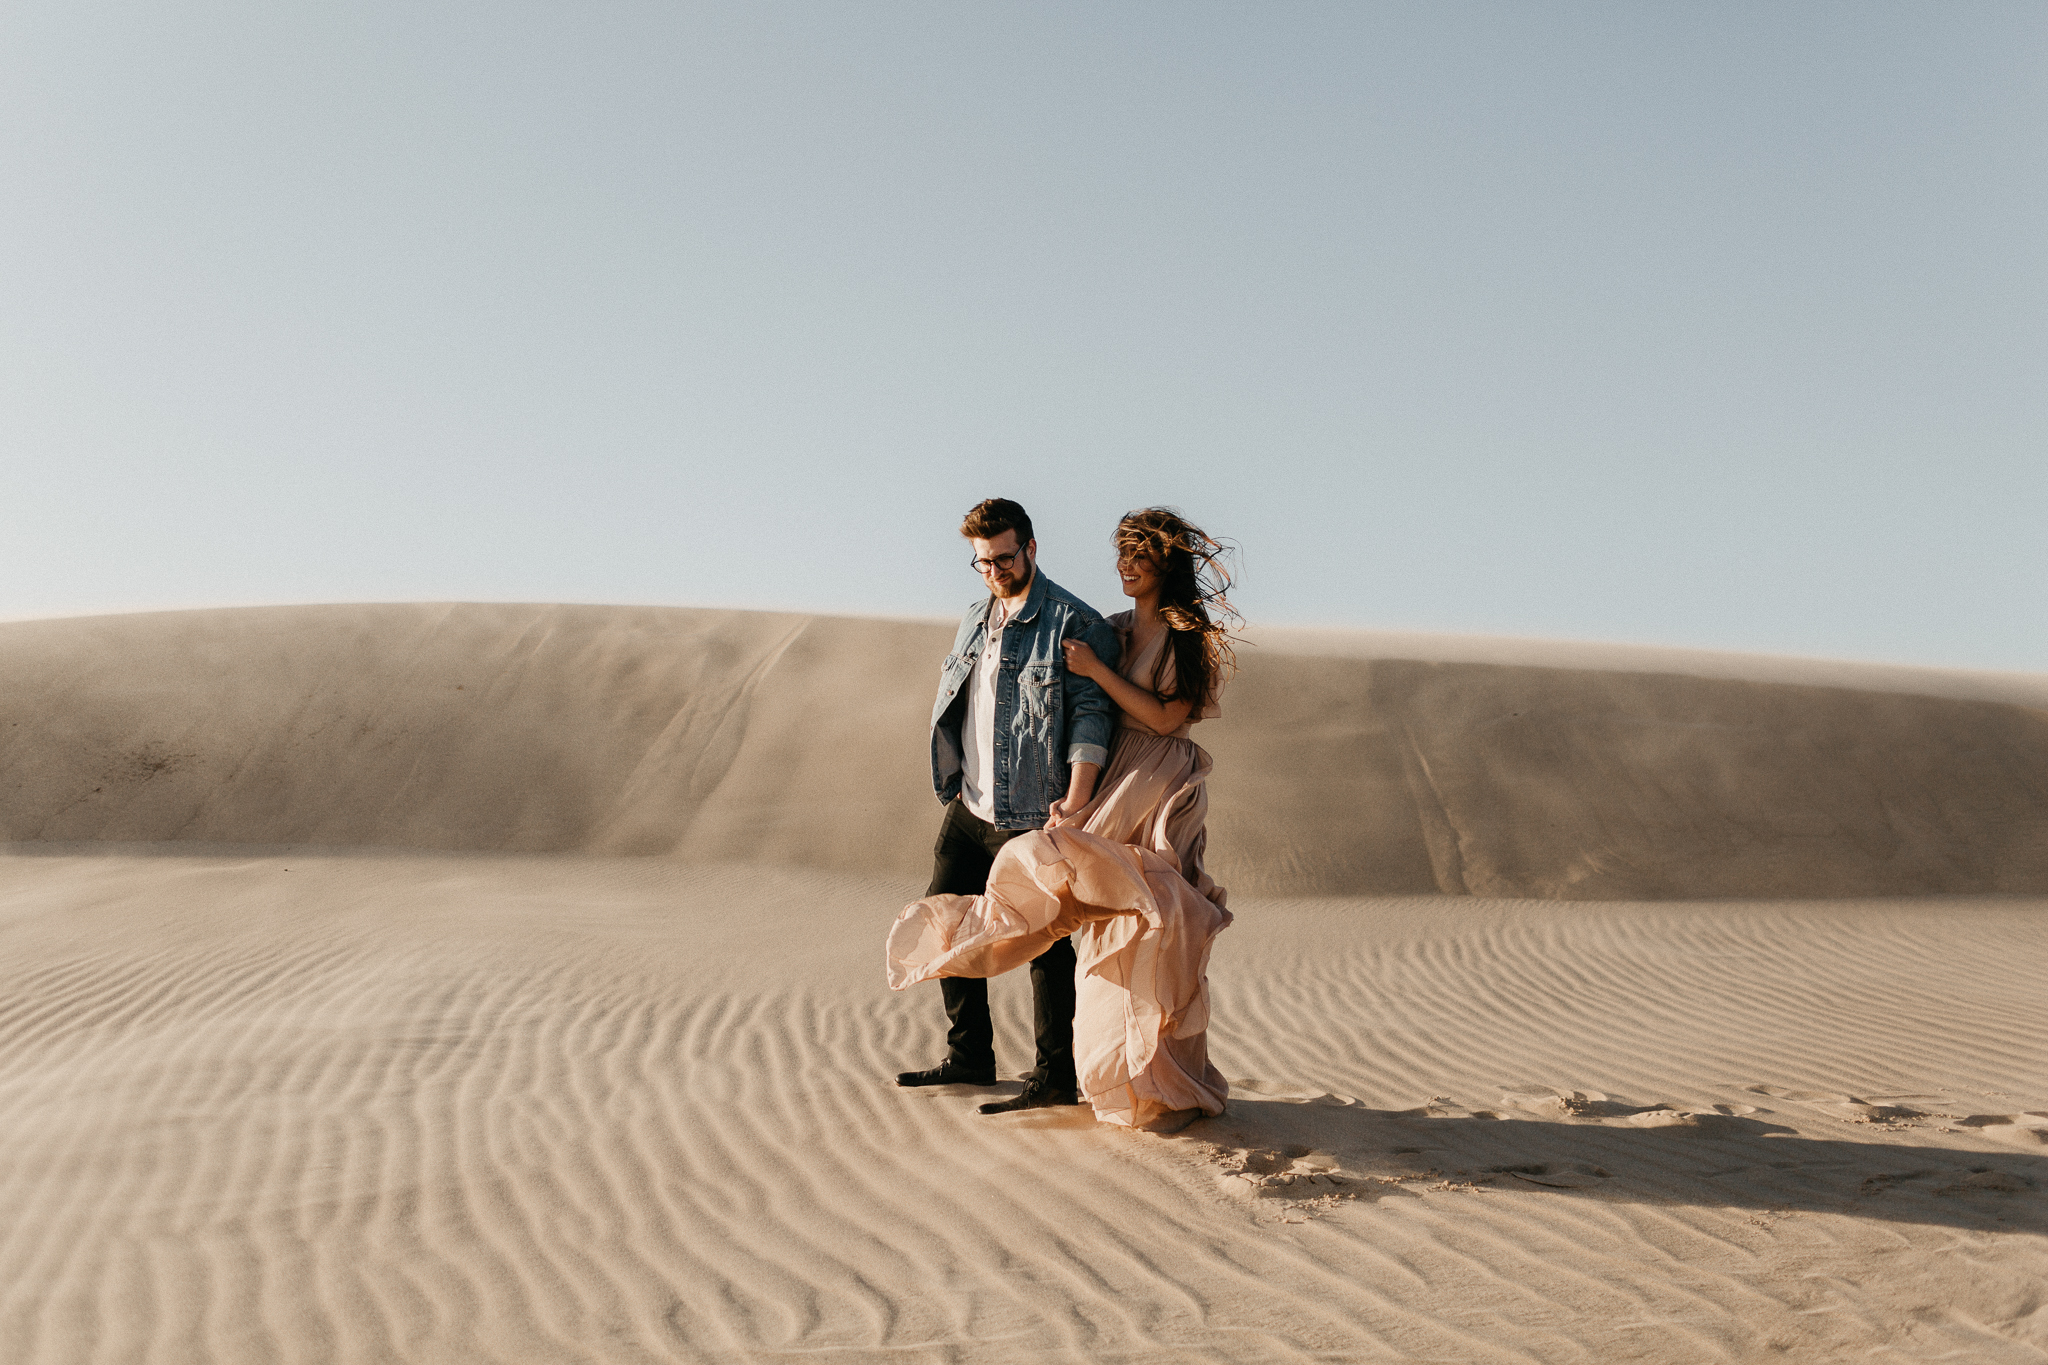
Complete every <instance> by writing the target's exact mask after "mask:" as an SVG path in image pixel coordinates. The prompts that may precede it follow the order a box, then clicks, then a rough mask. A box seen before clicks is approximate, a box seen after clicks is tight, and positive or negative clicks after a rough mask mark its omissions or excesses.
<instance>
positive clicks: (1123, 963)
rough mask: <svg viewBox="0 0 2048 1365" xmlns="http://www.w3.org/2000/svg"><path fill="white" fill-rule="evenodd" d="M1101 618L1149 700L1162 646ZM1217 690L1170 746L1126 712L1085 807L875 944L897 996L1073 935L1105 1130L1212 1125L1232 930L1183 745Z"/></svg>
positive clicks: (915, 912) (1200, 778) (1009, 847)
mask: <svg viewBox="0 0 2048 1365" xmlns="http://www.w3.org/2000/svg"><path fill="white" fill-rule="evenodd" d="M1109 621H1110V624H1111V625H1113V626H1115V627H1116V628H1117V631H1118V633H1119V635H1120V636H1121V637H1122V639H1123V642H1124V652H1123V658H1122V661H1121V663H1120V664H1119V666H1118V670H1117V671H1118V672H1119V673H1121V674H1122V675H1123V676H1124V677H1125V678H1127V679H1129V680H1130V681H1132V682H1135V683H1136V684H1137V685H1138V686H1140V687H1144V688H1148V689H1149V688H1151V687H1153V686H1154V683H1155V673H1154V670H1155V668H1156V667H1158V666H1159V662H1160V656H1161V653H1162V651H1163V650H1164V649H1165V644H1166V633H1165V632H1164V631H1161V632H1160V633H1159V634H1158V635H1157V636H1155V637H1154V639H1153V640H1152V641H1151V642H1150V644H1149V645H1148V647H1147V648H1146V649H1145V650H1143V651H1142V652H1139V651H1134V650H1133V649H1132V648H1131V613H1129V612H1122V613H1119V614H1118V615H1116V616H1112V617H1110V618H1109ZM1165 669H1166V673H1165V676H1164V678H1163V679H1160V680H1159V685H1160V688H1161V690H1170V689H1171V686H1172V672H1171V670H1172V660H1171V658H1170V657H1168V658H1167V660H1166V663H1165ZM1221 691H1222V689H1221V686H1220V684H1219V685H1218V686H1217V687H1215V688H1213V689H1212V690H1211V692H1210V695H1209V696H1208V698H1206V700H1205V704H1204V705H1203V706H1202V707H1201V708H1200V709H1199V711H1198V712H1196V713H1194V714H1192V715H1191V716H1190V717H1189V723H1188V724H1184V725H1182V726H1181V727H1180V729H1178V730H1176V731H1174V732H1173V733H1171V734H1159V733H1156V732H1154V731H1151V730H1148V729H1146V728H1144V727H1143V726H1142V725H1140V724H1139V723H1138V722H1136V721H1135V720H1133V719H1132V718H1131V717H1130V716H1128V715H1125V716H1124V717H1123V720H1122V723H1121V724H1120V726H1119V727H1118V729H1117V731H1116V734H1115V737H1114V738H1113V740H1112V741H1111V744H1110V751H1109V764H1108V766H1107V767H1106V768H1105V769H1104V770H1103V773H1102V777H1101V778H1100V780H1099V781H1098V782H1097V784H1096V789H1095V799H1094V800H1093V801H1091V802H1089V803H1088V805H1086V806H1084V807H1082V809H1081V810H1080V811H1079V812H1077V813H1076V815H1075V816H1074V817H1073V818H1071V819H1070V820H1068V821H1067V822H1066V823H1064V824H1062V825H1060V826H1059V827H1058V828H1057V829H1052V830H1038V831H1034V832H1033V833H1030V834H1025V835H1021V836H1019V837H1018V838H1015V839H1012V840H1011V841H1010V842H1009V843H1007V844H1005V845H1003V848H1002V851H1001V852H999V853H998V854H997V855H996V859H995V865H994V866H993V867H992V868H991V869H990V870H989V876H988V890H987V891H986V892H984V893H983V894H982V895H979V896H927V897H925V898H924V899H923V900H918V901H913V902H912V903H911V904H910V905H908V906H906V907H905V908H904V911H903V913H902V914H901V915H899V916H898V917H897V919H896V923H895V924H894V925H893V926H892V927H891V929H890V932H889V942H888V973H889V985H890V986H891V987H892V988H893V989H896V990H903V989H904V988H906V987H908V986H911V985H914V984H916V983H917V982H920V981H929V980H931V979H932V978H933V977H939V976H999V975H1001V974H1002V973H1003V972H1007V971H1009V970H1010V969H1011V968H1013V967H1020V966H1022V965H1023V964H1025V963H1026V962H1029V961H1030V960H1031V959H1033V958H1035V957H1037V956H1038V955H1039V954H1040V953H1042V952H1044V951H1045V949H1046V948H1047V947H1049V946H1050V945H1051V944H1052V943H1054V942H1055V941H1057V940H1058V939H1061V938H1066V937H1072V939H1073V940H1074V953H1075V959H1076V964H1075V972H1076V979H1075V990H1074V996H1075V1003H1074V1063H1075V1070H1076V1072H1077V1075H1078V1079H1079V1082H1080V1088H1081V1093H1082V1094H1083V1095H1084V1096H1085V1097H1086V1098H1087V1100H1088V1102H1089V1104H1090V1105H1092V1106H1093V1107H1094V1110H1095V1116H1096V1117H1097V1118H1098V1119H1101V1120H1103V1121H1105V1122H1108V1123H1120V1124H1127V1125H1129V1126H1132V1127H1139V1128H1143V1127H1150V1126H1152V1125H1153V1124H1155V1123H1158V1122H1160V1121H1162V1120H1164V1119H1166V1118H1168V1117H1169V1116H1187V1115H1189V1114H1190V1113H1191V1112H1192V1111H1196V1110H1199V1111H1200V1112H1202V1113H1203V1114H1208V1115H1216V1114H1220V1113H1222V1112H1223V1105H1224V1101H1225V1099H1226V1098H1227V1097H1228V1095H1229V1093H1230V1087H1229V1085H1228V1083H1227V1082H1226V1081H1225V1080H1224V1079H1223V1075H1222V1073H1221V1072H1219V1071H1217V1069H1216V1068H1215V1067H1214V1066H1213V1065H1212V1064H1211V1063H1210V1061H1209V1048H1208V1027H1209V978H1208V969H1209V949H1210V946H1211V945H1212V944H1213V943H1214V941H1215V938H1216V935H1217V934H1218V933H1220V932H1222V930H1223V929H1224V928H1225V927H1226V926H1228V925H1229V923H1230V919H1231V916H1230V911H1229V910H1228V909H1226V908H1225V900H1226V897H1225V895H1224V891H1223V888H1222V887H1219V886H1217V885H1216V883H1215V881H1214V880H1213V879H1211V878H1210V876H1209V874H1208V872H1207V871H1206V869H1205V868H1204V867H1203V865H1202V860H1203V855H1204V853H1205V852H1206V850H1207V845H1208V831H1207V828H1206V820H1207V818H1208V811H1209V795H1208V788H1207V785H1206V781H1207V778H1208V776H1209V772H1210V769H1211V768H1212V767H1213V766H1214V764H1213V763H1212V761H1211V760H1210V758H1209V755H1208V753H1207V752H1206V751H1205V750H1203V748H1202V747H1201V746H1200V745H1198V744H1196V743H1195V742H1194V741H1193V740H1192V739H1190V738H1189V737H1188V732H1189V729H1190V726H1191V725H1192V723H1193V722H1194V721H1196V720H1207V719H1211V718H1213V717H1215V716H1218V715H1221V714H1222V708H1221V706H1220V705H1219V702H1220V699H1221Z"/></svg>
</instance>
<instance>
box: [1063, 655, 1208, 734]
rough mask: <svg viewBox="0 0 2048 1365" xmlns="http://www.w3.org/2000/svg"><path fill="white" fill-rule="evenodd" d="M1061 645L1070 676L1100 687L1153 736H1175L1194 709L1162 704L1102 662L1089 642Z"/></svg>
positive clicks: (1181, 703) (1184, 703) (1176, 703)
mask: <svg viewBox="0 0 2048 1365" xmlns="http://www.w3.org/2000/svg"><path fill="white" fill-rule="evenodd" d="M1061 643H1062V648H1064V649H1065V650H1066V651H1067V671H1068V672H1069V673H1078V674H1080V675H1081V676H1082V677H1084V678H1087V679H1089V680H1090V681H1091V682H1094V683H1095V684H1096V685H1098V686H1099V687H1101V688H1102V690H1103V691H1105V692H1107V693H1109V699H1110V700H1111V701H1113V702H1115V703H1116V704H1117V705H1118V706H1121V707H1122V708H1123V709H1124V713H1125V714H1126V715H1128V716H1130V717H1131V718H1132V719H1133V720H1135V721H1137V722H1138V724H1140V725H1142V726H1144V727H1145V728H1146V729H1148V730H1151V731H1152V732H1153V733H1154V734H1160V735H1170V734H1172V733H1173V732H1174V731H1175V730H1178V729H1180V727H1181V725H1182V724H1183V723H1185V722H1186V720H1187V718H1188V712H1190V711H1192V710H1194V709H1195V704H1194V703H1193V702H1191V701H1168V702H1162V701H1161V700H1159V698H1158V697H1156V696H1154V695H1153V694H1152V691H1151V689H1150V688H1145V687H1140V686H1138V685H1137V684H1136V683H1134V682H1132V681H1131V680H1130V679H1128V678H1126V677H1125V676H1124V675H1123V674H1121V673H1119V672H1117V671H1116V670H1115V669H1113V668H1111V667H1110V666H1109V665H1108V664H1106V663H1104V662H1102V660H1101V659H1100V658H1098V657H1097V656H1096V653H1095V651H1094V650H1092V649H1090V648H1089V647H1088V645H1087V642H1086V641H1083V640H1066V641H1062V642H1061Z"/></svg>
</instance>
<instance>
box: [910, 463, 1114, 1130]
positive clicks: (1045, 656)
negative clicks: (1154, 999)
mask: <svg viewBox="0 0 2048 1365" xmlns="http://www.w3.org/2000/svg"><path fill="white" fill-rule="evenodd" d="M960 534H961V535H963V536H965V537H966V538H967V540H968V543H970V544H971V545H972V546H973V547H974V568H975V570H976V571H977V572H979V573H980V574H981V576H982V581H983V582H984V583H986V584H987V585H988V591H989V595H988V596H987V597H986V598H984V599H983V600H981V601H979V602H976V603H975V604H974V605H973V606H971V607H969V608H968V609H967V614H966V616H965V617H963V618H962V619H961V621H960V632H959V634H958V635H956V636H955V637H954V639H953V652H952V653H951V654H949V655H947V656H946V662H945V664H944V666H943V667H942V668H941V670H940V675H939V696H938V700H937V702H935V703H934V704H933V706H932V741H931V742H932V786H933V788H934V790H936V791H937V792H938V796H939V800H941V801H943V802H945V803H946V814H945V819H944V820H943V821H942V822H941V824H940V825H939V841H938V844H937V845H936V846H935V847H934V848H933V850H932V854H933V865H932V884H931V886H930V887H929V888H927V889H926V891H925V894H926V895H927V896H936V895H956V896H978V895H980V894H981V893H982V892H983V891H985V890H987V889H988V873H989V868H990V866H991V865H992V864H993V863H994V861H995V856H996V853H997V852H998V851H999V850H1000V849H1001V848H1002V846H1003V845H1004V844H1006V843H1008V842H1009V841H1010V840H1012V839H1014V838H1016V837H1017V836H1018V835H1020V834H1022V833H1024V832H1025V831H1026V830H1033V829H1041V828H1043V827H1044V826H1045V823H1046V821H1047V820H1048V819H1049V818H1051V817H1052V816H1053V815H1060V816H1066V815H1070V814H1072V813H1073V812H1075V811H1077V810H1079V809H1080V808H1081V807H1082V806H1085V805H1087V804H1088V800H1089V798H1090V797H1092V796H1093V795H1094V794H1095V779H1096V777H1097V776H1098V775H1099V774H1100V773H1101V772H1102V765H1103V764H1104V763H1106V762H1108V760H1109V739H1110V730H1111V729H1112V727H1114V725H1115V724H1116V707H1115V706H1114V705H1113V704H1112V703H1111V702H1110V700H1109V698H1108V697H1107V696H1106V695H1104V693H1103V691H1102V688H1101V687H1100V686H1099V685H1098V684H1096V683H1094V682H1092V681H1090V680H1089V679H1087V678H1084V677H1081V676H1080V675H1079V674H1075V673H1068V672H1067V671H1066V668H1065V665H1064V663H1063V657H1064V651H1063V650H1062V649H1061V643H1062V642H1063V641H1066V640H1085V641H1087V642H1088V644H1089V646H1090V647H1091V648H1093V649H1094V651H1095V652H1096V654H1098V655H1100V656H1101V657H1102V659H1103V660H1104V661H1106V662H1107V663H1108V664H1109V665H1110V666H1111V667H1112V668H1113V667H1115V666H1116V661H1117V656H1118V655H1119V653H1121V650H1120V647H1119V645H1118V642H1117V637H1116V632H1115V631H1114V630H1112V629H1111V628H1110V627H1109V625H1108V624H1107V623H1106V622H1104V621H1103V619H1102V618H1101V617H1100V616H1099V615H1097V614H1096V612H1095V610H1094V609H1093V608H1092V607H1090V606H1089V605H1088V604H1087V603H1086V602H1083V601H1082V600H1081V599H1080V598H1078V597H1075V596H1074V595H1073V594H1071V593H1069V592H1067V591H1066V590H1065V589H1063V588H1061V587H1060V586H1059V585H1058V584H1056V583H1054V582H1053V581H1052V580H1051V579H1049V578H1047V577H1046V576H1045V575H1044V574H1042V573H1040V572H1038V541H1037V540H1036V539H1034V538H1033V536H1032V534H1031V517H1030V514H1028V513H1027V512H1025V510H1024V509H1023V508H1022V507H1019V506H1018V505H1017V504H1016V503H1014V502H1011V501H1010V500H1009V499H1008V498H990V499H988V500H987V501H985V502H981V503H977V504H976V505H975V507H974V510H972V511H971V512H969V513H968V514H967V518H966V520H964V521H963V522H961V524H960ZM939 987H940V989H941V990H942V991H943V993H944V995H945V1001H946V1018H947V1020H948V1021H949V1022H950V1025H951V1026H950V1028H949V1029H948V1031H947V1033H946V1060H945V1061H943V1062H941V1063H940V1064H939V1065H937V1066H935V1067H933V1068H931V1069H930V1070H929V1071H906V1072H904V1073H903V1074H902V1075H900V1076H898V1077H897V1078H896V1084H898V1085H994V1084H995V1083H996V1054H995V1027H994V1024H993V1023H992V1021H991V1020H990V1018H989V1012H988V982H986V981H983V980H980V979H979V978H974V977H953V976H949V977H942V978H941V979H940V981H939ZM1031 1004H1032V1023H1033V1025H1034V1027H1035V1029H1036V1032H1037V1035H1038V1064H1037V1066H1036V1067H1034V1068H1033V1070H1032V1072H1031V1074H1030V1075H1029V1076H1027V1077H1026V1078H1025V1082H1024V1091H1023V1093H1022V1094H1020V1095H1017V1096H1015V1097H1014V1098H1012V1099H1008V1100H1000V1101H997V1102H995V1103H992V1104H984V1105H982V1106H981V1112H982V1113H984V1114H1004V1113H1009V1112H1011V1111H1013V1110H1017V1109H1037V1108H1042V1107H1044V1106H1047V1105H1054V1104H1079V1103H1080V1102H1081V1101H1080V1096H1078V1095H1077V1094H1076V1093H1075V1081H1074V945H1073V944H1072V943H1069V942H1068V941H1067V940H1066V939H1061V940H1060V941H1059V942H1057V943H1055V944H1053V945H1052V947H1050V948H1048V949H1046V950H1045V952H1043V953H1041V954H1040V955H1039V956H1038V957H1037V958H1036V959H1035V960H1034V961H1033V962H1032V964H1031Z"/></svg>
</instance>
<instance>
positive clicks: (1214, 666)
mask: <svg viewBox="0 0 2048 1365" xmlns="http://www.w3.org/2000/svg"><path fill="white" fill-rule="evenodd" d="M1235 553H1236V548H1235V547H1234V546H1231V545H1229V544H1226V543H1225V542H1223V541H1219V540H1216V539H1215V538H1213V537H1211V536H1210V535H1208V534H1207V533H1206V532H1204V531H1203V530H1202V528H1201V527H1199V526H1196V525H1195V524H1194V523H1193V522H1190V521H1189V520H1188V519H1187V518H1186V517H1183V516H1182V515H1181V514H1180V513H1179V512H1177V511H1175V510H1174V509H1173V508H1171V507H1147V508H1144V509H1143V510H1141V511H1137V512H1127V513H1125V514H1124V519H1123V520H1122V521H1120V522H1118V523H1117V525H1116V555H1117V559H1118V560H1120V561H1121V560H1125V559H1149V560H1151V561H1152V562H1153V563H1154V564H1156V565H1157V566H1158V569H1159V579H1160V584H1159V614H1160V615H1161V616H1162V617H1164V618H1165V619H1166V627H1167V635H1166V643H1167V648H1165V649H1162V650H1160V651H1159V663H1158V665H1157V667H1156V668H1155V669H1154V671H1153V674H1152V693H1153V695H1154V696H1156V697H1158V698H1159V700H1161V701H1183V700H1185V701H1189V702H1192V703H1193V704H1194V708H1195V711H1194V713H1195V714H1197V715H1199V714H1200V713H1201V710H1202V706H1203V704H1204V703H1205V702H1206V701H1207V700H1208V698H1209V695H1210V693H1211V691H1212V690H1213V689H1214V688H1215V686H1216V685H1217V684H1218V683H1220V682H1223V681H1226V680H1227V679H1228V678H1229V677H1230V675H1231V674H1232V673H1235V672H1236V671H1237V655H1236V652H1235V651H1233V650H1232V649H1231V647H1230V632H1231V629H1232V628H1233V627H1235V626H1238V625H1240V624H1242V622H1243V618H1242V617H1240V616H1239V615H1238V613H1237V609H1236V608H1235V607H1233V606H1231V605H1230V599H1229V598H1228V597H1226V596H1225V595H1224V594H1225V593H1226V592H1227V591H1228V590H1229V588H1230V570H1229V568H1227V567H1226V566H1225V564H1224V562H1223V561H1224V560H1225V559H1226V558H1227V557H1230V556H1232V555H1234V554H1235ZM1169 658H1171V659H1172V660H1173V668H1172V672H1173V686H1172V690H1171V691H1162V690H1161V689H1162V688H1163V687H1165V685H1166V674H1167V662H1166V661H1167V660H1168V659H1169Z"/></svg>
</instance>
